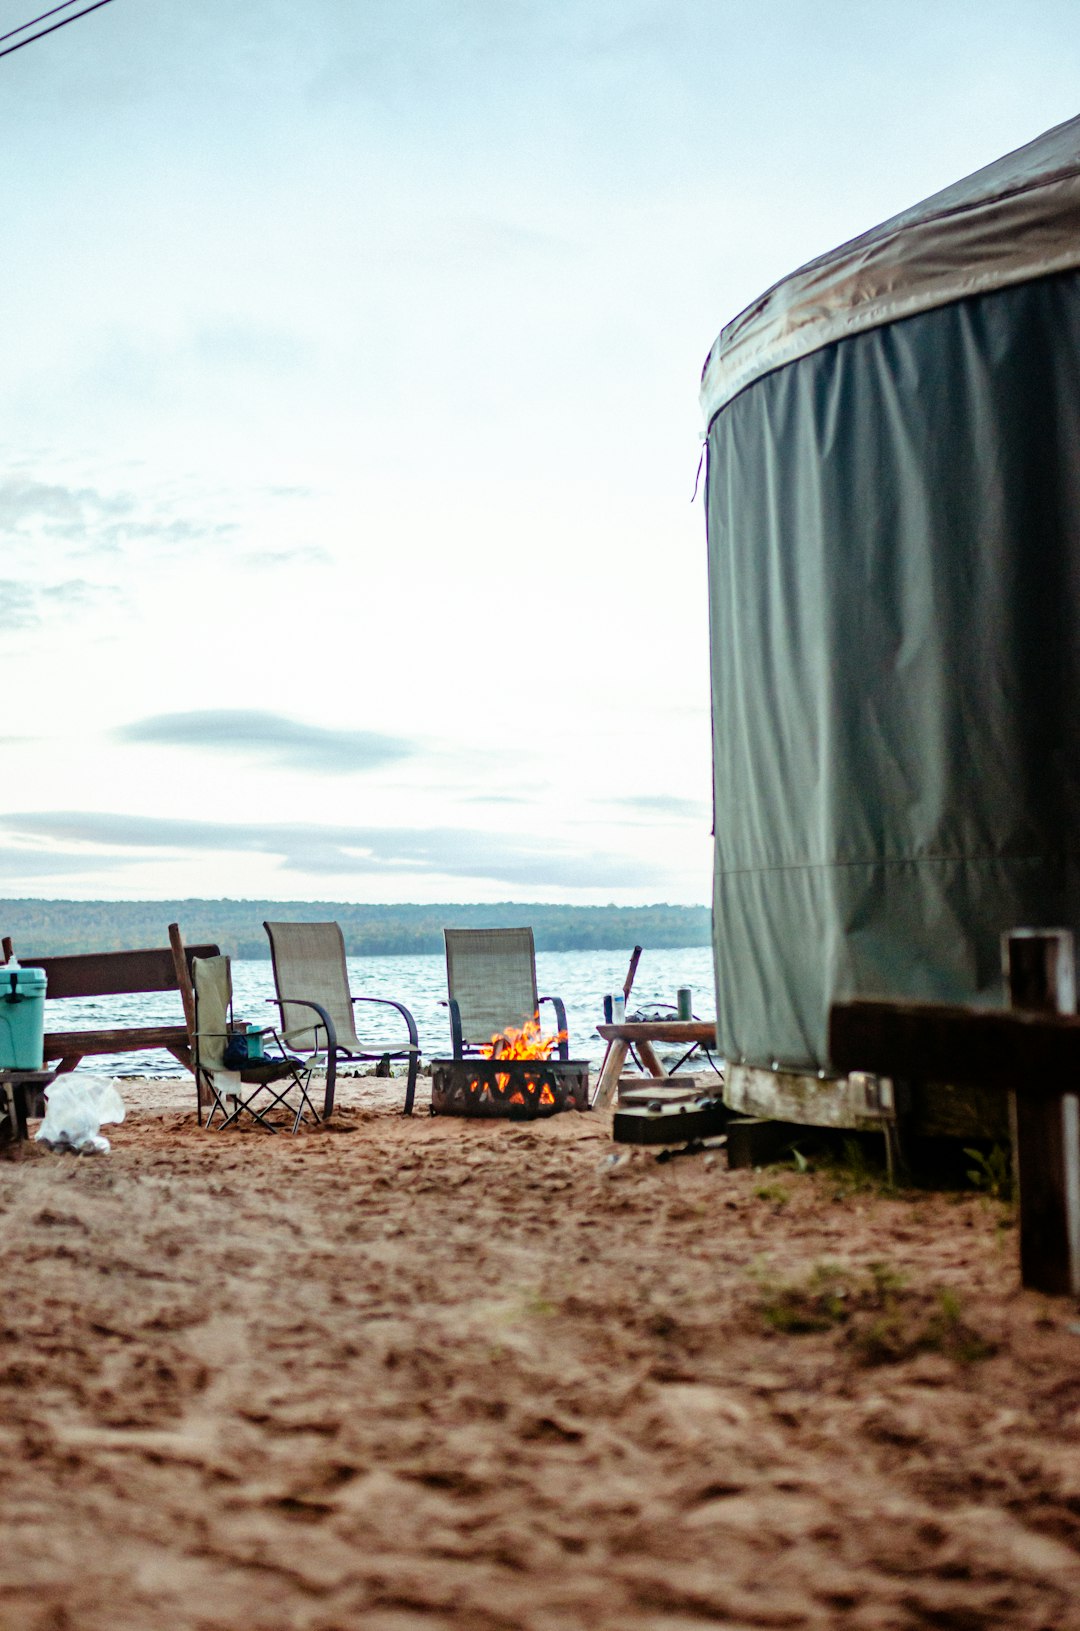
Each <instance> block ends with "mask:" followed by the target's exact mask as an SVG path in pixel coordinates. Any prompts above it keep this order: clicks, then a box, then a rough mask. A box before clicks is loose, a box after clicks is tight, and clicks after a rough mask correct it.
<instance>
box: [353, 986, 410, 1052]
mask: <svg viewBox="0 0 1080 1631" xmlns="http://www.w3.org/2000/svg"><path fill="white" fill-rule="evenodd" d="M352 1000H353V1002H379V1003H382V1005H383V1007H384V1008H396V1009H397V1011H398V1013H399V1014H400V1015H401V1016H402V1018H403V1019H404V1021H405V1023H406V1025H407V1026H408V1027H409V1045H410V1047H413V1048H415V1049H416V1051H417V1052H418V1053H419V1051H420V1033H419V1031H418V1030H417V1029H416V1021H415V1019H413V1017H412V1015H411V1014H410V1012H409V1010H408V1009H407V1008H406V1007H405V1004H404V1003H402V1002H395V1001H394V999H393V997H354V998H353V999H352Z"/></svg>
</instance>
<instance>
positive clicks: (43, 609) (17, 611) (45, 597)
mask: <svg viewBox="0 0 1080 1631" xmlns="http://www.w3.org/2000/svg"><path fill="white" fill-rule="evenodd" d="M120 595H121V591H120V590H119V589H116V588H104V587H103V586H102V585H101V584H97V583H88V582H87V581H86V579H85V578H65V579H64V580H63V581H62V582H60V583H47V584H40V585H38V584H29V583H18V582H16V581H15V580H14V579H12V578H4V579H0V629H3V630H6V631H7V632H11V631H13V630H15V629H33V628H37V627H38V625H39V624H41V623H42V622H43V621H44V620H45V618H46V616H47V614H48V613H49V612H55V611H56V610H57V609H63V610H64V611H80V610H82V609H84V608H85V607H87V606H94V605H97V604H98V603H99V602H100V601H102V600H103V599H111V598H119V597H120Z"/></svg>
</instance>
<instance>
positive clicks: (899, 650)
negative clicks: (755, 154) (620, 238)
mask: <svg viewBox="0 0 1080 1631" xmlns="http://www.w3.org/2000/svg"><path fill="white" fill-rule="evenodd" d="M702 402H703V406H704V409H705V416H706V422H707V424H708V427H709V429H708V481H707V510H708V538H709V577H710V607H711V611H710V616H711V624H710V628H711V640H712V688H713V695H712V708H713V738H714V776H715V786H714V801H715V815H716V846H715V889H714V906H715V913H714V923H715V927H714V934H715V946H716V969H717V1015H718V1026H719V1033H720V1045H721V1050H722V1051H723V1052H724V1053H725V1054H726V1055H727V1057H728V1058H729V1059H731V1060H745V1061H747V1062H749V1063H755V1064H769V1063H771V1062H773V1061H779V1062H781V1063H783V1064H786V1065H795V1066H797V1067H801V1066H825V1065H827V1063H828V1059H827V1051H826V1028H827V1019H828V1010H829V1005H830V1003H831V1002H832V1001H834V1000H836V999H838V998H842V997H849V996H857V995H870V994H883V993H887V994H893V995H897V996H910V997H918V998H930V999H936V1000H940V1001H983V1002H987V1003H997V1002H1000V1000H1001V996H1000V992H1001V976H1000V953H999V936H1000V934H1001V932H1002V931H1003V930H1004V929H1007V928H1010V927H1014V926H1018V925H1040V924H1041V925H1062V924H1063V925H1066V926H1072V927H1074V928H1080V875H1078V866H1077V859H1078V842H1080V119H1075V120H1072V121H1070V122H1069V123H1067V124H1065V125H1061V126H1059V127H1058V128H1057V129H1055V130H1052V131H1050V132H1048V133H1047V134H1046V135H1045V136H1043V137H1041V138H1040V139H1039V140H1038V141H1035V142H1032V143H1031V144H1030V145H1029V146H1027V147H1025V148H1022V149H1020V150H1019V151H1018V152H1016V153H1013V154H1010V155H1009V156H1008V157H1006V158H1004V159H1001V160H1000V161H999V162H997V163H996V164H992V165H990V166H989V167H988V168H987V169H985V170H981V171H979V172H978V173H977V174H976V175H974V176H971V177H969V178H968V179H966V180H965V181H962V182H959V183H958V184H957V185H956V186H953V187H950V188H948V189H947V190H946V191H945V192H942V193H938V194H937V195H936V196H935V197H933V198H931V199H929V200H928V201H927V202H926V203H924V204H920V205H918V206H917V207H916V208H915V209H912V210H909V211H907V212H905V213H904V214H903V215H899V216H896V217H895V218H894V219H893V220H891V221H887V222H886V223H885V224H884V225H882V226H879V227H876V228H875V229H874V230H873V231H871V232H868V233H866V234H865V235H864V236H863V237H861V238H857V239H855V240H854V241H853V242H851V243H848V244H844V245H843V246H841V247H840V248H839V249H837V250H834V251H833V252H832V253H830V254H828V255H825V256H822V257H821V258H820V259H819V260H817V261H814V262H812V263H811V264H810V265H809V266H806V267H803V268H802V269H801V270H800V271H798V272H796V273H794V274H793V275H792V276H791V277H789V278H787V279H785V280H784V281H783V282H782V283H780V284H778V285H776V287H775V288H773V289H771V290H769V291H768V293H766V294H765V295H764V296H762V298H761V299H760V300H759V301H758V302H756V303H755V304H754V305H753V306H752V307H750V308H749V309H748V310H747V311H745V312H744V313H743V314H742V315H741V316H740V317H738V318H736V319H735V321H734V322H733V323H731V324H730V325H729V326H728V327H727V328H726V329H724V331H723V332H722V333H721V335H720V337H719V339H718V340H717V342H716V344H715V345H714V347H713V349H712V352H711V353H710V356H709V358H708V361H707V363H706V367H705V373H704V378H703V386H702Z"/></svg>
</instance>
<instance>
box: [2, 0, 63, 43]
mask: <svg viewBox="0 0 1080 1631" xmlns="http://www.w3.org/2000/svg"><path fill="white" fill-rule="evenodd" d="M78 4H79V0H63V4H62V5H59V6H53V8H52V10H51V11H43V12H42V13H41V15H40V16H39V17H31V18H30V20H29V22H26V23H20V24H19V26H18V28H9V29H8V31H7V33H6V34H0V40H13V39H14V38H15V36H16V34H25V33H26V30H27V29H28V28H33V26H34V24H35V23H43V22H44V21H45V19H46V17H55V16H56V13H57V12H58V11H66V10H67V9H68V7H69V6H77V5H78Z"/></svg>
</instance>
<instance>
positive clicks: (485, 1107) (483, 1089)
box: [431, 1059, 590, 1121]
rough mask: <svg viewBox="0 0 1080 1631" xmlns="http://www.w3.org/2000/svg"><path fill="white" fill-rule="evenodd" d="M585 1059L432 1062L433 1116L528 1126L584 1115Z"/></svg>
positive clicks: (586, 1104) (586, 1102) (586, 1098)
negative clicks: (567, 1114) (565, 1114)
mask: <svg viewBox="0 0 1080 1631" xmlns="http://www.w3.org/2000/svg"><path fill="white" fill-rule="evenodd" d="M589 1107H590V1106H589V1061H588V1060H587V1059H433V1060H432V1061H431V1113H432V1115H433V1116H506V1117H508V1118H509V1119H510V1120H513V1121H532V1120H534V1119H535V1118H536V1117H538V1116H555V1115H558V1113H559V1111H560V1110H588V1109H589Z"/></svg>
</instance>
